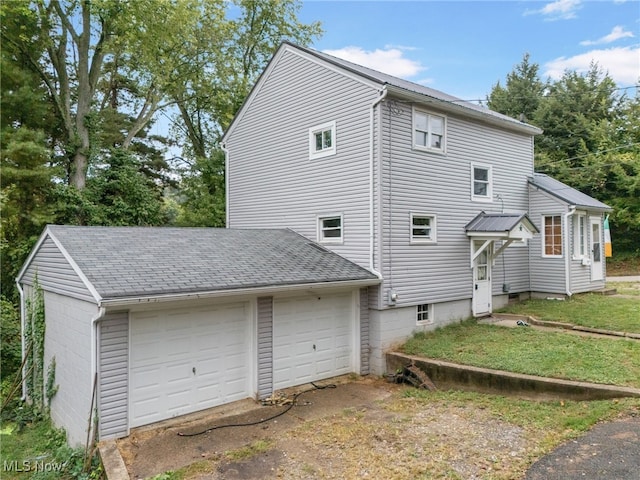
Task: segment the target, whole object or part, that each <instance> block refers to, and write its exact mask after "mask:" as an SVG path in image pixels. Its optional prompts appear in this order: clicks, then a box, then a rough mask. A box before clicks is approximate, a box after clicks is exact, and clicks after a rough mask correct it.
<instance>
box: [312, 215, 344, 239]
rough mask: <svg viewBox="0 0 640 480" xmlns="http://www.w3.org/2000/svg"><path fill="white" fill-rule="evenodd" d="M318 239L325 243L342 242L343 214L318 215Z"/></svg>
mask: <svg viewBox="0 0 640 480" xmlns="http://www.w3.org/2000/svg"><path fill="white" fill-rule="evenodd" d="M318 240H319V241H320V242H323V243H342V215H331V216H326V217H318Z"/></svg>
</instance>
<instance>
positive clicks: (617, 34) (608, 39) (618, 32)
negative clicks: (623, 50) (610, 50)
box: [580, 25, 634, 45]
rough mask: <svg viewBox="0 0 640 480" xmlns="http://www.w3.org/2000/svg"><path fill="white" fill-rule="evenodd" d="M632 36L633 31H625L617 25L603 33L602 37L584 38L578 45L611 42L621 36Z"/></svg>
mask: <svg viewBox="0 0 640 480" xmlns="http://www.w3.org/2000/svg"><path fill="white" fill-rule="evenodd" d="M627 37H631V38H632V37H634V35H633V32H629V31H625V29H624V27H622V26H620V25H617V26H615V27H613V30H611V33H610V34H608V35H605V36H604V37H600V38H599V39H597V40H585V41H583V42H580V45H602V44H605V43H612V42H615V41H616V40H620V39H621V38H627Z"/></svg>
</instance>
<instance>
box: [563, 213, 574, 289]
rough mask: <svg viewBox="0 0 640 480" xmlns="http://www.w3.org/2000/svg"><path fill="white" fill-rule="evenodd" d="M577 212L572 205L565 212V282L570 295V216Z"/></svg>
mask: <svg viewBox="0 0 640 480" xmlns="http://www.w3.org/2000/svg"><path fill="white" fill-rule="evenodd" d="M574 213H576V206H575V205H570V206H569V211H568V212H567V213H565V214H564V225H563V227H564V269H565V270H564V284H565V291H566V294H567V295H568V296H569V297H570V296H571V295H573V293H571V255H570V253H569V248H570V246H571V245H570V244H569V217H570V216H572V215H573V214H574Z"/></svg>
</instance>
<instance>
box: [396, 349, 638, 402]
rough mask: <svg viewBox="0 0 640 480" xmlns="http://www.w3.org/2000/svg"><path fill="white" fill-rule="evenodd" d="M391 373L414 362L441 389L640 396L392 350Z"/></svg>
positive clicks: (544, 396) (542, 396)
mask: <svg viewBox="0 0 640 480" xmlns="http://www.w3.org/2000/svg"><path fill="white" fill-rule="evenodd" d="M386 359H387V372H388V373H390V374H393V373H396V372H398V371H399V370H402V369H403V368H404V367H406V366H408V365H415V366H417V367H418V368H420V369H421V370H422V371H423V372H425V373H426V374H427V375H428V376H429V378H430V379H431V381H432V382H433V383H434V384H435V385H436V387H437V388H438V389H440V390H450V389H451V390H453V389H458V390H469V391H476V392H481V393H493V394H498V395H514V396H518V397H522V398H529V399H532V400H551V399H563V400H602V399H607V398H620V397H639V398H640V389H635V388H629V387H617V386H612V385H601V384H595V383H588V382H575V381H571V380H560V379H555V378H546V377H537V376H534V375H524V374H518V373H511V372H505V371H502V370H491V369H488V368H479V367H471V366H467V365H458V364H455V363H449V362H444V361H442V360H432V359H428V358H422V357H414V356H411V355H404V354H402V353H397V352H391V353H387V354H386Z"/></svg>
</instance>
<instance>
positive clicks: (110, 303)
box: [99, 278, 381, 308]
mask: <svg viewBox="0 0 640 480" xmlns="http://www.w3.org/2000/svg"><path fill="white" fill-rule="evenodd" d="M380 282H381V279H379V278H372V279H369V278H368V279H364V280H347V281H344V282H318V283H301V284H296V285H269V286H266V287H254V288H234V289H229V290H213V291H208V292H196V293H176V294H168V295H151V296H147V297H132V298H114V299H106V300H101V301H100V303H99V306H100V307H104V308H114V307H127V306H132V305H141V304H151V303H164V302H176V301H180V300H195V299H215V298H226V297H235V296H241V295H247V296H249V295H256V296H262V295H270V294H275V293H282V292H292V291H301V290H322V289H326V288H333V289H335V288H357V287H368V286H372V285H377V284H379V283H380Z"/></svg>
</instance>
